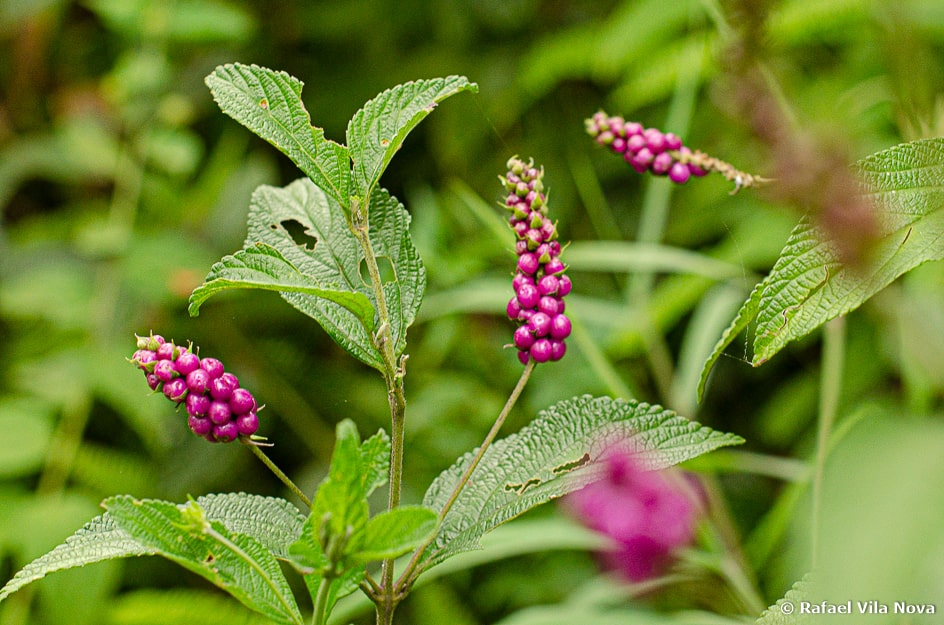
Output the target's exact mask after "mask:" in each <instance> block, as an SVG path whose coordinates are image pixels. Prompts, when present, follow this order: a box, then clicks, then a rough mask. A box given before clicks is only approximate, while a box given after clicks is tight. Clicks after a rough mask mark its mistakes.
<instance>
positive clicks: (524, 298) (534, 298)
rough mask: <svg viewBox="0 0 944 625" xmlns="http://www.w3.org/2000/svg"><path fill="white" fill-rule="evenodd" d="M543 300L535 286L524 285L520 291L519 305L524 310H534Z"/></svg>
mask: <svg viewBox="0 0 944 625" xmlns="http://www.w3.org/2000/svg"><path fill="white" fill-rule="evenodd" d="M540 299H541V293H540V292H539V291H538V287H536V286H534V284H522V285H521V288H519V289H518V303H519V304H520V305H521V308H522V309H528V308H534V307H535V306H537V305H538V302H539V301H540Z"/></svg>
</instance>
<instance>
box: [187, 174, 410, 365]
mask: <svg viewBox="0 0 944 625" xmlns="http://www.w3.org/2000/svg"><path fill="white" fill-rule="evenodd" d="M373 206H374V208H373V214H372V216H371V221H370V228H369V236H370V240H371V245H372V247H373V249H374V253H375V254H376V255H377V257H378V258H382V259H386V261H388V262H389V264H390V266H391V267H392V269H393V275H392V276H388V277H387V279H386V282H384V284H383V288H384V294H385V296H386V300H387V310H388V312H389V315H390V324H391V326H392V327H391V331H392V333H393V338H394V343H395V352H396V354H397V355H398V356H399V355H400V354H402V353H403V351H404V350H405V349H406V332H407V328H408V327H409V326H410V324H412V323H413V320H414V319H415V318H416V311H417V310H418V309H419V306H420V303H421V302H422V299H423V294H424V292H425V290H426V268H425V267H424V266H423V261H422V260H421V259H420V257H419V254H418V253H417V251H416V248H415V247H414V246H413V242H412V239H411V238H410V231H409V227H410V216H409V214H408V213H407V212H406V210H405V209H404V208H403V205H402V204H400V203H399V202H398V201H397V200H396V199H395V198H393V197H392V196H390V195H389V194H388V193H387V192H386V191H385V190H383V189H377V190H376V191H375V193H374V200H373ZM248 223H249V233H248V235H247V237H246V242H245V244H244V249H243V250H242V251H240V252H237V253H236V254H235V255H233V256H228V257H226V258H224V259H223V261H222V262H220V263H217V264H215V265H214V266H213V268H212V269H211V270H210V274H209V275H208V276H207V278H206V282H205V283H204V284H203V285H202V286H200V287H198V288H197V289H196V290H195V291H194V292H193V294H192V295H191V298H190V312H191V314H197V312H198V311H199V308H200V306H201V305H202V304H203V302H205V301H206V300H207V298H209V297H210V296H212V295H215V294H216V293H219V292H220V291H222V290H226V289H230V288H261V289H268V290H274V291H278V292H279V293H280V294H281V296H282V297H283V298H284V299H285V300H286V301H287V302H289V303H290V304H291V305H292V306H294V307H295V308H297V309H298V310H300V311H301V312H303V313H305V314H306V315H308V316H309V317H311V318H313V319H315V320H316V321H317V322H318V323H319V324H321V326H322V327H323V328H324V329H325V331H326V332H327V333H328V334H329V335H330V336H331V337H332V338H333V339H334V340H335V341H336V342H337V343H338V344H339V345H340V346H341V347H343V348H344V349H345V350H347V351H348V352H349V353H350V354H352V355H353V356H355V357H356V358H358V359H359V360H361V361H362V362H364V363H366V364H368V365H370V366H372V367H375V368H377V369H381V370H382V369H383V362H382V358H381V355H380V352H379V351H378V349H377V347H376V346H375V345H374V341H373V336H372V335H373V332H374V330H375V329H376V324H377V316H376V312H375V311H376V307H377V305H376V299H375V297H374V292H373V290H372V289H371V288H370V287H369V286H368V284H367V283H366V282H365V281H364V278H363V277H362V276H361V263H362V261H363V259H364V254H363V251H362V250H361V247H360V245H359V244H358V242H357V239H356V238H355V237H354V235H353V233H352V232H351V230H350V228H349V227H348V224H347V220H346V219H345V217H344V215H343V212H342V211H341V207H340V206H339V205H338V203H337V202H336V201H335V200H333V199H332V198H330V197H329V196H327V195H326V194H325V193H324V191H323V190H321V189H319V188H318V187H317V186H315V184H314V183H312V181H311V180H309V179H307V178H300V179H299V180H296V181H295V182H293V183H291V184H289V185H288V186H286V187H281V188H280V187H270V186H260V187H259V188H258V189H257V190H256V192H255V193H253V196H252V201H251V204H250V209H249V217H248ZM296 227H297V228H298V230H300V231H301V233H298V231H296V234H294V235H293V233H292V231H290V228H291V229H292V230H295V228H296Z"/></svg>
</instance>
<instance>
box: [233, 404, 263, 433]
mask: <svg viewBox="0 0 944 625" xmlns="http://www.w3.org/2000/svg"><path fill="white" fill-rule="evenodd" d="M236 429H237V430H238V431H239V435H240V436H252V435H253V434H255V433H256V430H258V429H259V416H258V415H257V414H256V411H255V410H253V411H252V412H247V413H246V414H244V415H240V416H239V417H237V419H236Z"/></svg>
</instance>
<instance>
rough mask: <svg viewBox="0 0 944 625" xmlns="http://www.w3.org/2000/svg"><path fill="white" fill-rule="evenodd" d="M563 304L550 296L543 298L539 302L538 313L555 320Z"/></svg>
mask: <svg viewBox="0 0 944 625" xmlns="http://www.w3.org/2000/svg"><path fill="white" fill-rule="evenodd" d="M562 303H563V302H561V300H559V299H557V298H556V297H551V296H550V295H545V296H544V297H542V298H541V301H539V302H538V312H542V313H544V314H546V315H547V316H548V317H551V318H553V317H554V316H556V315H557V313H559V312H560V306H561V304H562Z"/></svg>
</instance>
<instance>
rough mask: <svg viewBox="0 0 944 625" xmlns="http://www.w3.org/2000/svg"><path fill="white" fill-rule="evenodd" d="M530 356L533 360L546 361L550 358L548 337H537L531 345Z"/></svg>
mask: <svg viewBox="0 0 944 625" xmlns="http://www.w3.org/2000/svg"><path fill="white" fill-rule="evenodd" d="M530 354H531V357H532V358H534V361H535V362H547V361H548V360H550V359H551V341H550V339H538V340H537V341H535V342H534V345H532V346H531V350H530Z"/></svg>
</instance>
